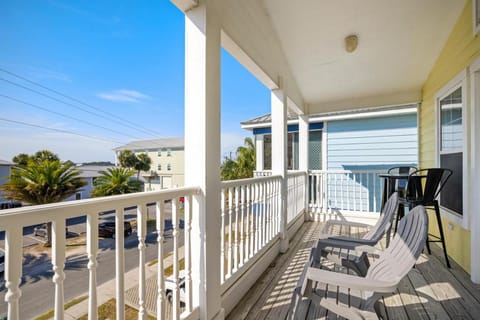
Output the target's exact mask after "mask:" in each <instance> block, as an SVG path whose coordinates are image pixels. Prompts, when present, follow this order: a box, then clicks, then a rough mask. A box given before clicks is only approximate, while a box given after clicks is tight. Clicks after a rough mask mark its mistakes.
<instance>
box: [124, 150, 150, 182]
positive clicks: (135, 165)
mask: <svg viewBox="0 0 480 320" xmlns="http://www.w3.org/2000/svg"><path fill="white" fill-rule="evenodd" d="M118 162H120V166H122V167H124V168H131V169H135V170H136V171H137V180H138V179H139V178H140V171H148V170H150V165H151V164H152V159H150V157H149V156H148V154H146V153H140V154H139V155H136V154H135V153H133V151H131V150H123V151H121V152H120V154H119V155H118Z"/></svg>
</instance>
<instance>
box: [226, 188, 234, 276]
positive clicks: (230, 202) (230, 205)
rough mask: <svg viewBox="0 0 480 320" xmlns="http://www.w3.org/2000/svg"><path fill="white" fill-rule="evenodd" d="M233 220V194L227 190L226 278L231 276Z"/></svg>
mask: <svg viewBox="0 0 480 320" xmlns="http://www.w3.org/2000/svg"><path fill="white" fill-rule="evenodd" d="M232 218H233V192H232V188H228V259H227V263H228V270H227V278H229V277H230V276H231V275H232V263H233V259H232V258H233V257H232V255H233V250H232V238H233V234H232V233H233V231H232V224H233V222H232V220H233V219H232Z"/></svg>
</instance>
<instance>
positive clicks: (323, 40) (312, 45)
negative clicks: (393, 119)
mask: <svg viewBox="0 0 480 320" xmlns="http://www.w3.org/2000/svg"><path fill="white" fill-rule="evenodd" d="M464 5H465V1H460V0H455V1H452V0H420V1H419V0H402V1H396V0H388V1H386V0H367V1H358V0H342V1H329V0H302V1H291V0H263V7H264V8H265V10H266V13H267V16H268V17H269V19H270V20H271V24H272V27H273V30H274V32H275V33H276V35H274V37H275V38H277V39H278V41H279V42H280V46H281V48H282V50H283V53H284V56H285V57H286V60H287V62H288V66H289V67H290V70H291V73H292V76H293V78H294V79H295V81H296V84H297V86H298V88H299V90H300V93H301V95H302V97H303V101H304V102H306V103H308V105H309V110H308V112H310V113H312V112H325V111H332V110H341V109H348V108H354V107H364V106H374V105H382V104H383V105H385V104H393V103H405V102H413V101H414V100H419V98H420V93H421V88H422V85H423V83H424V81H425V80H426V78H427V76H428V74H429V72H430V70H431V68H432V66H433V64H434V63H435V60H436V59H437V57H438V55H439V53H440V51H441V49H442V47H443V45H444V44H445V41H446V40H447V37H448V35H449V34H450V32H451V30H452V28H453V26H454V24H455V22H456V20H457V19H458V16H459V14H460V12H461V10H462V9H463V7H464ZM350 34H356V35H358V39H359V41H358V48H357V50H356V51H354V52H353V53H347V52H346V51H345V48H344V39H345V37H346V36H348V35H350ZM408 100H409V101H408Z"/></svg>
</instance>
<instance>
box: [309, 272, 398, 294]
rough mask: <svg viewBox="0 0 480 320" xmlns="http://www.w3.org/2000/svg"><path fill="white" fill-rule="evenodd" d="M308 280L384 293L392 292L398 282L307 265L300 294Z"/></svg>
mask: <svg viewBox="0 0 480 320" xmlns="http://www.w3.org/2000/svg"><path fill="white" fill-rule="evenodd" d="M309 281H316V282H319V283H323V284H328V285H332V286H339V287H344V288H350V289H356V290H361V291H373V292H386V293H390V292H394V291H395V290H396V288H397V284H398V282H396V281H381V280H374V279H367V278H362V277H358V276H354V275H350V274H344V273H338V272H333V271H327V270H322V269H318V268H314V267H309V268H308V270H307V273H306V275H305V281H304V282H303V285H302V294H304V293H305V290H306V288H307V282H309Z"/></svg>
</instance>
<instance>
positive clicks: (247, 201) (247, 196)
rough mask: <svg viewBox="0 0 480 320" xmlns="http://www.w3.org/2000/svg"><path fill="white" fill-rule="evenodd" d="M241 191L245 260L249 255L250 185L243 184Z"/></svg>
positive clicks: (245, 260)
mask: <svg viewBox="0 0 480 320" xmlns="http://www.w3.org/2000/svg"><path fill="white" fill-rule="evenodd" d="M243 191H244V192H245V215H246V225H245V227H246V229H245V259H244V261H243V262H244V263H245V262H247V260H248V258H249V257H250V185H248V184H247V185H245V186H244V189H243Z"/></svg>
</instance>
